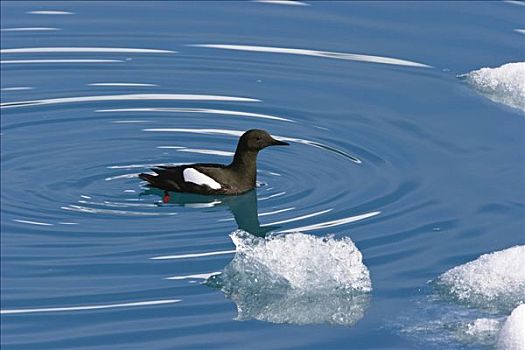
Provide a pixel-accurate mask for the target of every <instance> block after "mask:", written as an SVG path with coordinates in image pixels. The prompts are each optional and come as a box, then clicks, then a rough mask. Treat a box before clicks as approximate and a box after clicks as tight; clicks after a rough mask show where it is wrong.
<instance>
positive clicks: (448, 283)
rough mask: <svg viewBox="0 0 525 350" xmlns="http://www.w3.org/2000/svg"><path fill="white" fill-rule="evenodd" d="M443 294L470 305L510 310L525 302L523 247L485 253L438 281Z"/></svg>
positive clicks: (444, 275)
mask: <svg viewBox="0 0 525 350" xmlns="http://www.w3.org/2000/svg"><path fill="white" fill-rule="evenodd" d="M437 285H438V287H439V288H440V289H441V290H442V291H444V292H445V293H446V294H448V295H450V296H452V297H454V298H455V299H457V300H459V301H461V302H464V303H466V304H467V305H470V306H476V307H481V308H488V309H493V310H497V311H507V310H512V308H514V307H516V306H517V305H519V304H520V303H521V302H525V246H515V247H512V248H508V249H505V250H501V251H497V252H494V253H491V254H485V255H482V256H480V257H479V258H478V259H476V260H474V261H471V262H468V263H466V264H463V265H460V266H456V267H454V268H452V269H450V270H448V271H447V272H445V273H444V274H442V275H441V276H439V278H438V280H437Z"/></svg>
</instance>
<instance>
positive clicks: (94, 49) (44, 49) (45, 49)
mask: <svg viewBox="0 0 525 350" xmlns="http://www.w3.org/2000/svg"><path fill="white" fill-rule="evenodd" d="M49 52H51V53H59V52H61V53H64V52H84V53H85V52H92V53H93V52H99V53H177V52H176V51H171V50H162V49H142V48H129V47H21V48H14V49H1V50H0V53H3V54H5V53H49Z"/></svg>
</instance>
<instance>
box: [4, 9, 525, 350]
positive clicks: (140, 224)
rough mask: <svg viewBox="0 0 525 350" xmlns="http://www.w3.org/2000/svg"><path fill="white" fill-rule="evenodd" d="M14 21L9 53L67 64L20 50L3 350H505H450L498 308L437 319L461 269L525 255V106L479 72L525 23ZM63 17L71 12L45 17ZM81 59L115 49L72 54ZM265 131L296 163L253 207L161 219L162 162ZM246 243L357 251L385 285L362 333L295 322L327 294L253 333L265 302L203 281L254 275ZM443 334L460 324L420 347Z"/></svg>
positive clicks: (501, 55) (149, 17)
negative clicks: (455, 270)
mask: <svg viewBox="0 0 525 350" xmlns="http://www.w3.org/2000/svg"><path fill="white" fill-rule="evenodd" d="M1 10H2V11H1V27H2V29H3V30H2V32H1V39H2V40H1V46H2V49H3V50H5V49H19V48H54V49H50V50H48V52H42V50H29V51H25V52H24V51H20V50H18V51H17V50H15V51H4V52H3V53H2V61H4V62H3V63H2V66H1V68H2V71H1V87H2V92H1V93H2V98H1V102H2V110H1V113H2V114H1V116H2V118H1V129H2V130H1V132H2V134H1V154H2V158H1V166H2V173H1V175H2V177H1V205H2V206H1V221H2V227H1V263H2V264H1V282H2V283H1V308H2V310H3V312H4V313H3V314H2V315H1V331H2V339H1V345H2V349H91V348H92V349H95V348H96V349H202V348H204V347H207V348H212V349H320V348H323V349H348V348H355V349H429V348H448V349H455V348H458V349H459V348H468V349H471V348H472V349H477V348H486V347H489V348H490V347H491V345H490V344H489V345H486V344H481V343H476V342H475V341H471V342H469V341H460V340H458V339H456V338H454V337H453V336H449V335H450V327H452V326H450V325H451V324H452V325H453V324H455V323H454V322H457V320H456V319H455V318H454V317H455V316H451V318H450V319H446V315H447V314H449V313H450V314H454V315H456V313H458V312H459V313H461V311H462V310H463V311H464V312H465V313H472V314H474V316H473V317H474V318H475V317H481V316H483V315H484V311H483V310H479V309H476V308H466V309H461V308H462V307H464V306H461V305H457V304H455V303H454V302H453V301H449V300H438V301H436V302H435V303H434V304H433V307H431V308H430V310H429V309H428V308H425V307H427V306H428V305H425V307H422V306H421V304H425V300H427V299H426V298H430V299H434V298H435V293H436V292H435V291H434V290H433V288H432V287H431V285H429V284H428V283H427V282H428V281H429V280H432V279H435V278H436V277H437V276H438V275H439V274H441V273H443V272H445V271H446V270H448V269H450V268H452V267H454V266H456V265H459V264H463V263H465V262H467V261H470V260H472V259H475V258H477V257H478V256H479V255H481V254H484V253H488V252H492V251H496V250H501V249H505V248H508V247H511V246H514V245H516V244H524V243H525V237H524V232H525V220H524V217H525V168H524V166H523V165H524V164H525V152H524V149H525V147H524V146H525V145H524V140H525V138H524V136H525V135H524V134H525V118H524V115H523V112H522V111H520V110H519V109H513V108H510V107H507V106H504V105H502V104H497V103H494V102H492V101H490V100H489V99H487V98H485V97H484V96H482V95H480V94H477V93H476V92H475V91H473V90H472V89H471V88H470V87H469V86H468V85H467V84H465V83H464V82H463V81H461V80H459V79H457V78H456V75H458V74H463V73H468V72H469V71H472V70H475V69H479V68H481V67H498V66H501V65H503V64H505V63H509V62H518V61H524V58H525V48H524V44H523V43H524V41H523V39H524V36H523V34H522V33H520V32H517V31H515V29H519V28H524V11H525V7H524V6H522V5H520V4H516V3H512V2H478V3H468V2H432V3H428V2H407V3H395V4H394V3H391V2H351V3H350V2H312V3H310V4H309V6H290V5H277V4H269V3H257V2H221V3H219V2H198V3H197V2H195V3H193V2H177V3H175V2H14V1H2V3H1ZM42 10H55V11H57V10H59V11H64V12H67V13H64V14H38V13H30V12H31V11H42ZM13 28H29V29H26V30H12V29H13ZM31 28H32V29H31ZM35 28H48V29H46V30H42V29H35ZM6 29H9V30H6ZM195 45H244V48H243V49H242V50H231V49H227V48H218V47H203V46H195ZM245 46H257V47H279V48H285V49H308V50H316V51H323V52H330V53H334V52H335V53H352V54H360V55H368V56H380V57H382V58H395V59H400V60H404V61H403V62H404V63H401V64H390V63H391V62H390V63H388V61H387V62H386V63H385V62H384V59H383V60H382V62H371V61H372V60H373V59H371V58H370V57H364V58H363V57H360V58H359V57H357V58H359V59H358V60H355V59H356V57H353V58H352V59H349V57H348V56H341V55H338V54H331V57H321V56H322V55H319V54H318V53H315V55H305V54H304V53H303V54H296V53H297V52H296V53H294V54H291V53H283V52H280V53H276V52H273V53H272V52H261V51H247V50H246V49H247V48H246V47H245ZM73 47H76V48H99V50H93V49H78V50H79V51H80V52H64V51H68V50H60V49H57V48H73ZM101 48H104V49H105V50H102V51H104V52H101ZM108 48H121V49H122V48H134V49H150V51H148V50H145V51H142V52H136V51H135V52H133V51H130V50H116V49H113V50H109V51H108V50H107V49H108ZM152 50H163V51H152ZM69 51H71V50H69ZM263 51H264V50H263ZM325 56H326V55H325ZM79 60H80V61H79ZM86 60H87V61H86ZM423 65H426V66H428V67H425V66H423ZM101 83H102V84H106V85H100V84H101ZM116 83H118V84H120V85H118V84H116ZM122 83H125V84H124V85H122ZM130 83H133V84H142V85H129V84H130ZM144 84H146V85H144ZM136 94H140V96H137V95H136ZM159 94H163V96H159ZM204 95H206V96H204ZM209 95H212V96H215V97H209ZM104 96H105V97H104ZM217 96H219V97H217ZM81 97H83V98H81ZM94 97H95V98H94ZM96 97H98V98H96ZM101 97H102V98H101ZM67 98H70V99H67ZM246 99H250V100H246ZM35 101H37V102H35ZM251 128H261V129H266V130H268V131H269V132H270V133H271V134H272V135H275V136H276V137H277V138H281V139H290V140H291V146H290V147H287V148H284V147H283V148H278V149H268V150H264V151H263V152H262V153H261V154H260V156H259V160H258V167H259V173H258V181H259V186H258V188H257V189H256V191H254V192H251V193H249V194H247V195H244V196H239V197H231V198H197V197H192V196H189V197H188V196H174V198H173V200H172V201H171V202H170V203H168V204H159V202H160V200H161V195H162V193H161V192H158V191H152V190H148V189H147V188H146V187H145V185H144V183H142V182H141V181H140V180H139V179H138V178H137V177H136V176H135V174H137V173H140V172H143V171H147V170H148V169H149V167H150V166H153V165H155V164H166V163H168V164H171V163H188V162H219V163H227V162H229V157H230V155H229V153H228V152H232V151H233V150H234V148H235V143H236V140H237V136H236V135H237V134H238V133H239V132H242V131H244V130H247V129H251ZM216 151H222V152H219V153H217V152H216ZM224 152H226V153H224ZM257 213H258V214H259V217H257ZM261 214H263V215H261ZM365 214H370V215H369V216H368V217H366V216H367V215H365ZM372 214H373V215H372ZM359 215H365V217H357V218H356V216H359ZM239 227H240V228H242V229H244V230H246V231H248V232H251V233H252V234H254V235H258V236H264V235H265V234H268V233H269V232H280V231H290V232H291V231H294V230H295V229H300V230H301V231H302V232H304V233H306V234H309V235H315V236H319V237H321V236H324V235H327V234H333V235H334V239H340V238H342V237H350V238H351V239H352V241H353V242H354V243H355V245H356V246H357V248H358V249H359V250H360V251H361V253H362V255H363V262H364V264H365V265H366V267H367V268H368V270H369V272H370V278H371V282H372V291H371V293H370V295H368V297H367V298H365V299H366V300H365V301H363V302H359V304H355V305H354V304H351V306H356V308H357V310H358V311H359V312H358V313H357V314H358V315H359V316H358V317H357V318H356V319H355V320H353V321H352V322H348V323H347V324H343V325H342V324H338V323H337V322H335V323H334V322H328V321H327V322H323V321H322V320H321V321H319V322H311V323H309V324H300V322H293V320H294V316H296V314H295V313H298V312H306V315H307V316H311V315H309V314H308V312H309V304H311V305H313V306H312V309H315V307H318V306H319V305H318V304H316V303H319V302H321V303H322V302H324V301H322V300H321V301H320V300H319V299H315V298H312V299H307V300H295V301H297V304H294V307H293V308H290V309H289V310H288V309H287V304H286V303H283V304H282V305H281V306H280V308H279V312H282V313H283V314H284V315H286V316H287V317H288V318H285V319H288V322H285V323H278V322H272V320H271V317H270V319H268V318H267V319H266V320H263V319H262V318H263V317H259V318H258V316H253V315H252V316H253V317H251V318H250V317H247V318H243V319H236V318H238V310H237V306H236V303H235V300H237V299H238V297H239V295H236V294H235V293H237V291H241V292H242V291H245V290H246V288H245V287H246V286H245V285H238V286H236V284H235V280H233V281H229V282H228V283H229V284H228V288H227V289H226V288H223V287H224V286H223V285H221V284H219V285H217V284H215V282H214V281H208V282H207V283H203V282H204V278H206V277H207V275H206V276H205V277H204V278H199V276H193V275H199V274H208V273H212V272H220V271H222V270H224V269H225V267H227V266H231V265H229V264H230V262H231V261H232V259H233V257H234V254H233V252H232V251H233V250H234V249H235V247H234V244H233V243H232V240H231V239H230V237H229V234H230V233H231V232H232V231H234V230H236V229H237V228H239ZM284 251H285V252H286V249H284ZM213 252H216V253H217V254H215V255H203V256H199V254H200V253H213ZM185 254H190V256H186V257H185V256H184V255H185ZM192 254H193V255H192ZM174 255H175V256H176V257H177V256H178V258H173V256H174ZM180 255H183V256H182V257H181V256H180ZM282 255H286V254H285V253H282ZM170 256H171V259H158V258H159V257H170ZM152 258H157V259H152ZM294 268H295V267H294V266H290V269H294ZM319 269H322V270H321V272H322V271H324V270H325V269H326V271H327V273H329V271H330V266H322V267H321V266H320V267H319ZM173 276H178V279H167V278H168V277H173ZM184 276H190V277H188V278H184ZM191 276H193V277H191ZM311 282H313V284H314V285H315V282H316V280H314V281H311ZM239 283H241V282H239ZM319 283H321V281H320V282H319ZM221 288H222V289H221ZM237 288H238V289H237ZM248 290H249V289H248ZM250 296H251V295H242V297H243V299H242V302H243V303H244V304H243V307H253V309H256V310H263V311H260V312H261V313H263V312H264V305H266V304H264V303H268V305H272V303H274V302H276V301H279V300H277V299H278V298H279V293H276V294H271V293H270V294H269V295H265V296H264V297H265V298H266V299H265V300H264V303H263V304H262V306H261V305H260V303H261V300H262V299H258V298H250ZM301 296H302V294H301V295H300V296H299V299H300V298H301ZM236 297H237V299H236ZM327 298H329V297H327ZM320 299H323V298H322V297H321V298H320ZM335 300H336V301H337V299H335ZM237 301H238V300H237ZM147 302H150V303H147ZM238 302H239V301H238ZM350 302H351V303H353V302H354V301H350ZM142 303H145V304H142ZM122 304H124V305H122ZM119 305H120V306H119ZM91 306H105V307H108V308H91ZM332 306H334V305H332ZM346 306H348V305H345V307H346ZM260 307H262V309H260ZM324 307H325V306H324V304H320V307H319V310H322V309H323V308H324ZM335 307H336V308H337V307H339V306H338V305H335ZM75 308H76V309H75ZM343 309H344V307H343ZM422 309H424V310H426V311H422ZM451 309H452V311H451ZM16 310H18V311H20V312H19V313H15V312H14V311H16ZM24 310H25V311H24ZM6 311H7V312H6ZM508 313H509V310H500V311H499V313H496V316H497V317H503V316H505V315H508ZM444 315H445V316H444ZM307 318H308V317H307ZM435 318H445V320H444V321H443V322H444V326H443V327H442V328H439V329H433V330H428V331H425V330H424V329H423V330H422V331H421V329H420V331H418V332H415V333H414V332H411V331H410V330H411V329H415V328H417V326H418V322H420V323H421V324H428V323H429V322H430V323H431V322H432V321H433V320H434V319H435ZM311 319H314V317H311ZM274 321H275V320H274ZM447 322H449V323H447ZM303 323H305V322H303ZM306 323H308V322H306ZM420 328H421V327H420ZM423 328H424V327H423ZM437 338H439V339H441V340H439V341H436V339H437Z"/></svg>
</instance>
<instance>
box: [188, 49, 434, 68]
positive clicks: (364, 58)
mask: <svg viewBox="0 0 525 350" xmlns="http://www.w3.org/2000/svg"><path fill="white" fill-rule="evenodd" d="M188 46H194V47H206V48H212V49H225V50H237V51H253V52H270V53H284V54H290V55H303V56H315V57H324V58H335V59H339V60H347V61H359V62H371V63H383V64H393V65H398V66H408V67H421V68H433V67H432V66H429V65H426V64H423V63H418V62H413V61H407V60H402V59H398V58H390V57H383V56H371V55H362V54H355V53H345V52H331V51H318V50H308V49H292V48H286V47H270V46H252V45H225V44H193V45H188Z"/></svg>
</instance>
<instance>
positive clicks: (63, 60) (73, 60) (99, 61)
mask: <svg viewBox="0 0 525 350" xmlns="http://www.w3.org/2000/svg"><path fill="white" fill-rule="evenodd" d="M118 62H124V61H122V60H104V59H96V58H93V59H92V58H79V59H49V60H2V61H0V64H31V63H118Z"/></svg>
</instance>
